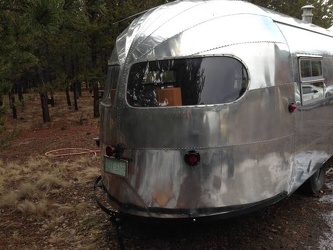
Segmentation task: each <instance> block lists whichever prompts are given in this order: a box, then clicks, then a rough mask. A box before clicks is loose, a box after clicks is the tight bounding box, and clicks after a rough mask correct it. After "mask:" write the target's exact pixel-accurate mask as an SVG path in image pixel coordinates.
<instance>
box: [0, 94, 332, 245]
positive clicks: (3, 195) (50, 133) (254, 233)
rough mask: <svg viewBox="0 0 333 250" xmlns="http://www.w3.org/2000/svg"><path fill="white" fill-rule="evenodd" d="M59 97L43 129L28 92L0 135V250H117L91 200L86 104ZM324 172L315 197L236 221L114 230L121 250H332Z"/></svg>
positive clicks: (93, 126) (94, 171) (92, 150)
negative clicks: (70, 103) (72, 103)
mask: <svg viewBox="0 0 333 250" xmlns="http://www.w3.org/2000/svg"><path fill="white" fill-rule="evenodd" d="M64 97H65V95H64V94H63V93H56V94H55V100H56V105H55V106H54V107H50V115H51V122H49V123H46V124H44V123H43V122H42V115H41V108H40V100H39V98H38V95H37V94H35V93H29V94H26V95H25V105H24V106H20V105H18V118H17V119H12V118H11V115H10V110H8V112H7V115H6V119H5V124H6V127H7V130H6V131H5V133H3V134H1V135H0V142H1V148H0V159H1V160H0V250H2V249H3V250H7V249H15V250H16V249H48V250H51V249H119V242H118V237H117V231H116V229H115V228H114V227H113V226H112V224H111V222H110V221H109V220H108V217H107V216H106V214H104V213H103V212H102V211H101V210H100V209H99V208H98V206H97V205H96V202H95V200H94V191H93V184H94V181H95V179H96V178H97V177H98V176H99V174H100V172H99V171H100V170H99V165H100V164H99V162H100V159H99V154H98V148H97V147H96V145H95V142H94V140H93V138H94V137H96V136H97V135H98V126H99V119H98V118H93V107H92V105H93V98H92V97H91V94H90V93H89V92H88V91H84V92H83V96H82V97H80V98H79V100H78V103H79V110H77V111H75V110H74V109H73V108H72V107H68V106H67V104H66V101H65V98H64ZM81 153H82V154H81ZM60 154H62V156H59V155H60ZM56 155H58V156H56ZM332 170H333V169H332V168H331V169H330V171H329V172H328V173H327V180H326V184H325V186H324V188H323V190H322V191H321V192H320V193H319V194H318V195H316V196H313V197H307V196H303V195H301V194H298V193H295V194H293V195H291V196H290V197H288V198H287V199H285V200H283V201H281V202H279V203H277V204H275V205H272V206H270V207H267V208H264V209H261V210H259V211H256V212H253V213H251V214H247V215H244V216H241V217H237V218H233V219H228V220H223V221H217V222H209V223H208V222H207V223H202V224H197V223H193V224H187V225H159V224H157V225H147V224H138V223H136V224H134V223H126V224H124V225H123V226H122V227H121V230H120V232H121V235H122V239H123V243H124V247H125V249H251V250H252V249H333V236H332V235H333V171H332Z"/></svg>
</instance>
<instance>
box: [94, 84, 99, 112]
mask: <svg viewBox="0 0 333 250" xmlns="http://www.w3.org/2000/svg"><path fill="white" fill-rule="evenodd" d="M93 88H94V117H99V91H98V90H99V89H98V81H95V82H94V83H93Z"/></svg>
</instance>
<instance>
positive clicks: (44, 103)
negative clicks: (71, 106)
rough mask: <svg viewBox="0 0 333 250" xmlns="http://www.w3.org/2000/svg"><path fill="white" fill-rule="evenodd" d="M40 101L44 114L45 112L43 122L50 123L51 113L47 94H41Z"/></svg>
mask: <svg viewBox="0 0 333 250" xmlns="http://www.w3.org/2000/svg"><path fill="white" fill-rule="evenodd" d="M40 101H41V106H42V112H43V122H44V123H46V122H50V121H51V119H50V113H49V106H48V102H47V101H48V97H47V92H43V93H41V94H40Z"/></svg>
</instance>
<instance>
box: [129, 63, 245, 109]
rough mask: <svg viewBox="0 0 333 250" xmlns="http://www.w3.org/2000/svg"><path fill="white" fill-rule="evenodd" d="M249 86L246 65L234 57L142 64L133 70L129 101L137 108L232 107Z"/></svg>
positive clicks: (134, 66) (135, 65) (130, 79)
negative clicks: (209, 105) (227, 104)
mask: <svg viewBox="0 0 333 250" xmlns="http://www.w3.org/2000/svg"><path fill="white" fill-rule="evenodd" d="M247 84H248V75H247V71H246V69H245V67H244V65H243V64H242V63H241V62H240V61H238V60H236V59H235V58H232V57H205V58H186V59H170V60H161V61H149V62H140V63H137V64H134V65H133V66H132V67H131V69H130V74H129V79H128V86H127V101H128V103H129V105H131V106H134V107H164V106H187V105H207V104H222V103H229V102H233V101H235V100H237V99H238V98H240V97H241V96H242V95H243V94H244V92H245V90H246V88H247Z"/></svg>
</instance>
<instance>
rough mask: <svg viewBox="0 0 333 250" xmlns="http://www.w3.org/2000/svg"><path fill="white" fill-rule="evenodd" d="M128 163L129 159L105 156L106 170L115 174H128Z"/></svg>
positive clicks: (124, 175) (123, 175) (122, 175)
mask: <svg viewBox="0 0 333 250" xmlns="http://www.w3.org/2000/svg"><path fill="white" fill-rule="evenodd" d="M127 169H128V164H127V161H125V160H121V159H116V158H108V157H104V171H105V172H107V173H110V174H115V175H118V176H121V177H126V176H127Z"/></svg>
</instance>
